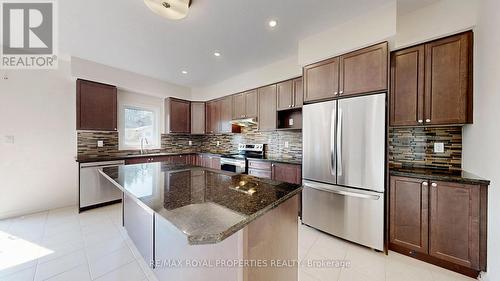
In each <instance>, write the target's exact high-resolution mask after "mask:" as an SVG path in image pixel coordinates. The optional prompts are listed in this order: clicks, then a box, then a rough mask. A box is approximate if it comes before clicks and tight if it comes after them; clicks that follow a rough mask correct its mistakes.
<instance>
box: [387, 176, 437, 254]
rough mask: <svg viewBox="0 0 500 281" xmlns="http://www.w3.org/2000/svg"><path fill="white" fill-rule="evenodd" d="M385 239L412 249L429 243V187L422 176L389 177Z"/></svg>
mask: <svg viewBox="0 0 500 281" xmlns="http://www.w3.org/2000/svg"><path fill="white" fill-rule="evenodd" d="M389 205H390V206H389V208H390V219H389V228H390V233H389V241H390V242H391V243H392V244H395V245H399V246H403V247H405V248H407V249H410V250H412V251H415V252H420V253H427V252H428V246H429V239H428V238H429V233H428V227H429V187H428V182H427V181H426V180H421V179H413V178H402V177H391V184H390V199H389Z"/></svg>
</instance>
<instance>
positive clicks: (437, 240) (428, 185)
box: [389, 176, 487, 277]
mask: <svg viewBox="0 0 500 281" xmlns="http://www.w3.org/2000/svg"><path fill="white" fill-rule="evenodd" d="M486 204H487V186H483V185H468V184H461V183H450V182H441V181H429V180H426V179H414V178H404V177H394V176H392V177H391V184H390V200H389V205H390V210H389V213H390V214H389V217H390V219H389V228H390V230H389V249H391V250H394V251H397V252H400V253H402V254H405V255H408V256H412V257H415V258H418V259H421V260H424V261H426V262H429V263H433V264H435V265H438V266H441V267H444V268H447V269H450V270H453V271H456V272H459V273H462V274H465V275H468V276H471V277H477V276H478V274H479V272H480V271H485V270H486V231H487V228H486V224H487V218H486V216H487V211H486V210H487V205H486Z"/></svg>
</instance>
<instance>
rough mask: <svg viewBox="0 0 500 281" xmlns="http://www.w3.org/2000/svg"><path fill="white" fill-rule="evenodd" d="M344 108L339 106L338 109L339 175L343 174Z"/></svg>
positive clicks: (337, 164)
mask: <svg viewBox="0 0 500 281" xmlns="http://www.w3.org/2000/svg"><path fill="white" fill-rule="evenodd" d="M342 115H343V112H342V109H341V108H340V107H339V109H338V117H337V163H336V166H337V168H338V169H337V170H338V171H337V172H338V175H339V176H342V126H343V124H342Z"/></svg>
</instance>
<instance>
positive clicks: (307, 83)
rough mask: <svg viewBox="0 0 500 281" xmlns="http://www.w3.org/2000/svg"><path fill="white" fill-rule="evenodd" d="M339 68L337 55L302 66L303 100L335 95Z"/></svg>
mask: <svg viewBox="0 0 500 281" xmlns="http://www.w3.org/2000/svg"><path fill="white" fill-rule="evenodd" d="M339 70H340V60H339V58H338V57H336V58H332V59H328V60H325V61H322V62H318V63H315V64H311V65H308V66H306V67H304V70H303V72H304V101H305V102H313V101H321V100H325V99H330V98H333V97H335V96H337V95H338V92H339Z"/></svg>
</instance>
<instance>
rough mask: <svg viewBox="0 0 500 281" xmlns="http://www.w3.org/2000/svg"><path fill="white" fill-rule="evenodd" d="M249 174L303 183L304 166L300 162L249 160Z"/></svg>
mask: <svg viewBox="0 0 500 281" xmlns="http://www.w3.org/2000/svg"><path fill="white" fill-rule="evenodd" d="M248 174H249V175H251V176H255V177H259V178H266V179H273V180H276V181H283V182H288V183H295V184H301V183H302V166H301V165H298V164H285V163H278V162H267V161H259V160H249V161H248Z"/></svg>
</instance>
